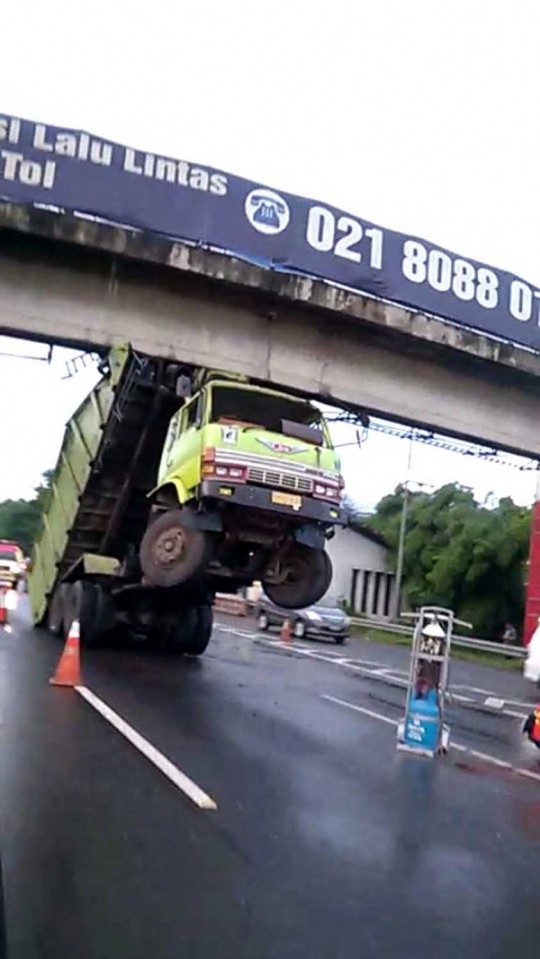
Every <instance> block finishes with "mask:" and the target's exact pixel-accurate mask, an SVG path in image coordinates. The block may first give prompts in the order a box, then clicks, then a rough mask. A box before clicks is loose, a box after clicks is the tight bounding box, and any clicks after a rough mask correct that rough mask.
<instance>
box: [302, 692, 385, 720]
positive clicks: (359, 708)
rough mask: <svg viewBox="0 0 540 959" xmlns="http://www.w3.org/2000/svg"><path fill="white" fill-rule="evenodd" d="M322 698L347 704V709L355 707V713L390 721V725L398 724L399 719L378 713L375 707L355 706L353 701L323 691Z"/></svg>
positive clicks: (341, 704)
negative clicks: (349, 701) (337, 697)
mask: <svg viewBox="0 0 540 959" xmlns="http://www.w3.org/2000/svg"><path fill="white" fill-rule="evenodd" d="M321 699H328V700H329V702H331V703H337V704H338V706H345V708H346V709H354V711H355V713H364V714H365V715H366V716H370V717H371V718H372V719H380V721H381V722H382V723H388V725H389V726H397V725H398V722H397V720H395V719H390V716H383V714H382V713H376V712H375V711H374V710H373V709H366V707H365V706H355V705H354V704H353V703H348V702H346V701H345V700H344V699H336V697H335V696H328V694H327V693H323V694H322V696H321Z"/></svg>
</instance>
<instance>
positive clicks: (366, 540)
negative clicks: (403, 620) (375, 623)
mask: <svg viewBox="0 0 540 959" xmlns="http://www.w3.org/2000/svg"><path fill="white" fill-rule="evenodd" d="M327 549H328V553H329V554H330V558H331V560H332V565H333V567H334V578H333V581H332V586H331V592H332V595H333V596H337V597H338V598H339V599H344V600H346V602H347V603H348V605H349V607H350V609H351V611H353V612H354V613H356V614H357V615H358V616H373V617H376V618H383V617H386V616H389V615H390V608H391V603H392V594H393V590H394V586H395V573H394V571H393V570H392V568H391V564H390V561H389V551H388V546H387V545H386V542H385V540H384V538H383V537H382V536H380V535H379V534H378V533H374V532H373V531H372V530H370V529H368V528H367V527H366V526H365V525H364V524H363V523H361V522H358V521H353V522H351V523H350V524H349V525H348V526H346V527H343V528H340V529H338V530H337V531H336V535H335V536H334V538H333V539H331V540H330V542H329V544H328V547H327Z"/></svg>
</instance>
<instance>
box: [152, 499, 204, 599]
mask: <svg viewBox="0 0 540 959" xmlns="http://www.w3.org/2000/svg"><path fill="white" fill-rule="evenodd" d="M210 549H211V542H210V538H209V536H208V533H206V532H204V531H203V530H200V529H187V528H186V527H185V526H184V525H183V523H182V511H181V510H179V509H174V510H167V511H166V512H164V513H162V514H161V516H158V518H157V519H155V520H154V521H153V522H152V523H151V524H150V525H149V526H148V527H147V529H146V532H145V534H144V536H143V538H142V543H141V547H140V551H139V558H140V561H141V567H142V571H143V575H144V581H145V583H146V584H147V585H148V586H163V587H170V586H179V585H180V584H181V583H187V582H191V581H193V580H196V579H197V578H198V577H200V576H201V574H202V573H203V572H204V570H205V568H206V565H207V563H208V560H209V558H210Z"/></svg>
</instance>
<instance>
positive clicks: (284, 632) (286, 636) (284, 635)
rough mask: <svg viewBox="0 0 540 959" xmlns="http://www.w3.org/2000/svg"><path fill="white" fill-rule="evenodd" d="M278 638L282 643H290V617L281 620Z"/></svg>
mask: <svg viewBox="0 0 540 959" xmlns="http://www.w3.org/2000/svg"><path fill="white" fill-rule="evenodd" d="M279 638H280V639H281V641H282V642H283V643H290V641H291V639H292V626H291V621H290V619H285V620H283V626H282V627H281V632H280V634H279Z"/></svg>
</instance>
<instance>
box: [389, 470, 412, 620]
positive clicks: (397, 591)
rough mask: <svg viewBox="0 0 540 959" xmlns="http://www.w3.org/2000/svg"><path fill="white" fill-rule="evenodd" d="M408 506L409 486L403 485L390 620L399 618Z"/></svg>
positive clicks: (406, 483)
mask: <svg viewBox="0 0 540 959" xmlns="http://www.w3.org/2000/svg"><path fill="white" fill-rule="evenodd" d="M408 505H409V484H408V482H405V483H404V484H403V506H402V509H401V523H400V527H399V543H398V553H397V567H396V582H395V587H394V602H393V603H392V619H393V620H396V619H398V618H399V612H400V606H401V581H402V579H403V556H404V553H405V530H406V528H407V507H408Z"/></svg>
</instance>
